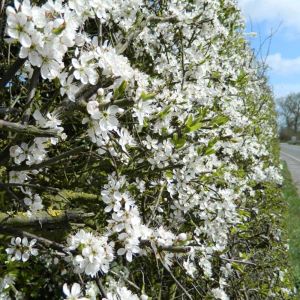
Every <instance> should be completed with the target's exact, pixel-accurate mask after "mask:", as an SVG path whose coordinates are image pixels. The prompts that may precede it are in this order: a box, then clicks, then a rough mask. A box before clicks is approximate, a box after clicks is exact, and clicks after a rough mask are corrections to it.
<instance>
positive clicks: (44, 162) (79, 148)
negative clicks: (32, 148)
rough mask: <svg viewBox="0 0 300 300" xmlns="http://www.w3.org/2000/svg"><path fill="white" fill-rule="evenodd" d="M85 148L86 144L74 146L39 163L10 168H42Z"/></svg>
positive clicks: (25, 169) (19, 169)
mask: <svg viewBox="0 0 300 300" xmlns="http://www.w3.org/2000/svg"><path fill="white" fill-rule="evenodd" d="M86 148H87V146H86V145H82V146H79V147H76V148H74V149H71V150H69V151H66V152H64V153H62V154H59V155H57V156H55V157H52V158H49V159H47V160H45V161H43V162H41V163H39V164H35V165H31V166H20V167H15V168H13V169H12V170H13V171H28V170H37V169H40V168H43V167H47V166H50V165H54V164H56V163H58V162H60V161H61V160H63V159H65V158H68V157H70V156H71V155H75V154H78V153H80V152H81V151H82V150H85V149H86Z"/></svg>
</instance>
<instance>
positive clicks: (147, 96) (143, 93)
mask: <svg viewBox="0 0 300 300" xmlns="http://www.w3.org/2000/svg"><path fill="white" fill-rule="evenodd" d="M155 96H156V94H153V93H150V94H147V93H145V92H142V94H141V99H142V100H143V101H147V100H150V99H153V98H154V97H155Z"/></svg>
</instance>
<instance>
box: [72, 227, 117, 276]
mask: <svg viewBox="0 0 300 300" xmlns="http://www.w3.org/2000/svg"><path fill="white" fill-rule="evenodd" d="M68 245H69V247H68V248H69V249H70V250H75V249H77V250H79V251H80V252H81V254H78V255H76V256H75V257H74V258H72V260H73V264H74V266H75V271H76V272H77V273H83V272H84V273H85V274H87V275H90V276H91V277H95V276H96V274H97V273H98V272H99V271H102V272H103V273H107V272H108V270H109V264H110V263H111V262H112V261H113V259H114V254H113V247H112V244H109V243H108V238H107V237H105V236H95V235H93V234H92V233H88V232H85V231H84V230H80V231H79V232H77V233H76V234H75V235H74V236H71V237H70V238H69V240H68Z"/></svg>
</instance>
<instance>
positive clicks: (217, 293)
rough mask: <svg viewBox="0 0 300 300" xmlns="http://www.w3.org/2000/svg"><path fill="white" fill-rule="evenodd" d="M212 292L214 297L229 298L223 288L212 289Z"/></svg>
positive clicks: (225, 299)
mask: <svg viewBox="0 0 300 300" xmlns="http://www.w3.org/2000/svg"><path fill="white" fill-rule="evenodd" d="M212 293H213V295H214V297H215V299H220V300H229V297H228V296H227V295H226V293H225V292H224V290H222V289H220V288H216V289H212Z"/></svg>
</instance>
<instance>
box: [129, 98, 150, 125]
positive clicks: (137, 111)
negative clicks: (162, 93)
mask: <svg viewBox="0 0 300 300" xmlns="http://www.w3.org/2000/svg"><path fill="white" fill-rule="evenodd" d="M153 111H154V106H153V101H143V100H139V101H138V102H137V103H136V104H135V105H134V107H133V112H134V113H133V116H134V117H136V118H137V119H138V122H139V125H140V126H142V125H143V124H144V119H145V117H150V116H151V114H152V113H153Z"/></svg>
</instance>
